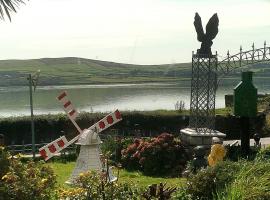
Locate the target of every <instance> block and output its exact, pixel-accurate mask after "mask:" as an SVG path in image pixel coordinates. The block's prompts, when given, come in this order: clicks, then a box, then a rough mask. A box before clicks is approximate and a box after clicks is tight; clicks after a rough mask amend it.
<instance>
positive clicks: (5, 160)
mask: <svg viewBox="0 0 270 200" xmlns="http://www.w3.org/2000/svg"><path fill="white" fill-rule="evenodd" d="M10 157H11V155H10V153H9V152H8V151H7V150H6V149H5V148H4V147H2V146H0V166H1V167H0V178H1V177H3V176H4V175H5V174H6V173H7V172H8V168H9V165H10V159H9V158H10ZM0 181H1V180H0Z"/></svg>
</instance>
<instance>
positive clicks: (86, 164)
mask: <svg viewBox="0 0 270 200" xmlns="http://www.w3.org/2000/svg"><path fill="white" fill-rule="evenodd" d="M89 170H96V171H101V170H102V163H101V160H100V149H99V144H96V145H81V149H80V154H79V156H78V158H77V161H76V165H75V168H74V170H73V172H72V174H71V176H70V178H69V180H68V181H66V183H68V184H72V183H73V182H74V181H75V179H76V178H77V177H78V176H79V174H80V173H84V172H87V171H89Z"/></svg>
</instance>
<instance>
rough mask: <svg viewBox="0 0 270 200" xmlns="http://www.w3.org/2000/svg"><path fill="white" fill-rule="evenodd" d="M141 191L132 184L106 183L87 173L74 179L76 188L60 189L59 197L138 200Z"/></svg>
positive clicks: (93, 174)
mask: <svg viewBox="0 0 270 200" xmlns="http://www.w3.org/2000/svg"><path fill="white" fill-rule="evenodd" d="M141 193H142V191H141V189H138V188H137V187H136V186H135V185H132V184H122V183H117V182H113V183H108V182H107V180H106V179H105V178H104V176H103V175H102V174H99V173H97V172H95V171H89V172H86V173H82V174H80V176H79V177H78V178H77V179H76V187H75V188H69V189H60V190H59V197H60V198H61V199H69V200H75V199H76V200H77V199H80V200H84V199H93V200H99V199H100V200H101V199H102V200H103V199H118V200H126V199H134V200H136V199H140V196H141Z"/></svg>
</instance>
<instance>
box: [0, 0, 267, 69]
mask: <svg viewBox="0 0 270 200" xmlns="http://www.w3.org/2000/svg"><path fill="white" fill-rule="evenodd" d="M195 12H198V13H199V14H200V16H201V18H202V23H203V26H204V27H205V25H206V24H207V22H208V20H209V18H210V17H211V16H212V15H213V14H214V13H218V17H219V33H218V35H217V37H216V38H215V39H214V44H213V46H212V51H213V52H215V51H217V52H218V55H219V60H222V59H223V58H224V57H225V56H226V53H227V51H228V50H230V52H231V54H235V53H238V52H239V48H240V45H242V47H243V51H245V50H250V49H251V46H252V43H253V42H254V43H255V47H257V48H261V47H263V43H264V41H266V42H267V41H268V42H269V45H268V46H270V0H219V1H217V0H29V1H27V2H26V4H25V5H21V6H20V8H19V9H18V12H17V13H14V14H12V22H9V21H8V19H6V21H0V29H1V37H0V41H1V45H0V50H1V51H0V52H1V53H0V59H1V60H3V59H32V58H44V57H53V58H54V57H82V58H89V59H98V60H105V61H113V62H120V63H132V64H172V63H182V62H191V56H192V51H196V49H198V48H199V47H200V43H199V42H198V41H197V39H196V37H197V36H196V32H195V29H194V25H193V21H194V16H195Z"/></svg>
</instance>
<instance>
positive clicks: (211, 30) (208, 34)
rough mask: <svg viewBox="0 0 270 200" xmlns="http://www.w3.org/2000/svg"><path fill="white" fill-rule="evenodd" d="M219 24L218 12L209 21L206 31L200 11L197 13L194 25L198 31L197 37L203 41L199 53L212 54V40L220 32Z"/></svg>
mask: <svg viewBox="0 0 270 200" xmlns="http://www.w3.org/2000/svg"><path fill="white" fill-rule="evenodd" d="M218 24H219V20H218V16H217V13H215V14H214V15H213V16H212V17H211V18H210V20H209V21H208V23H207V25H206V31H205V33H204V30H203V27H202V21H201V17H200V15H199V14H198V13H196V14H195V18H194V26H195V29H196V32H197V39H198V41H199V42H201V48H200V49H198V50H197V54H204V55H212V51H211V46H212V44H213V42H212V40H213V39H214V38H215V37H216V35H217V34H218Z"/></svg>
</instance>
